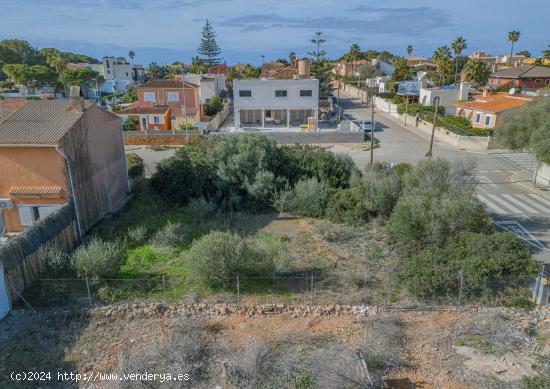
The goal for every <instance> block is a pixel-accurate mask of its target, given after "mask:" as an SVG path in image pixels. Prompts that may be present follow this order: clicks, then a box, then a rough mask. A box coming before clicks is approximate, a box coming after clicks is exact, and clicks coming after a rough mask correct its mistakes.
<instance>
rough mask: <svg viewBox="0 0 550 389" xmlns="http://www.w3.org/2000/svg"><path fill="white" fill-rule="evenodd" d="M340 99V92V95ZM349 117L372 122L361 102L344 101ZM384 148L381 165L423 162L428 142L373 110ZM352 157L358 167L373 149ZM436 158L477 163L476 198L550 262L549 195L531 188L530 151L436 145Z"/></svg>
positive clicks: (378, 151)
mask: <svg viewBox="0 0 550 389" xmlns="http://www.w3.org/2000/svg"><path fill="white" fill-rule="evenodd" d="M340 94H341V97H342V92H340ZM340 103H341V105H342V106H343V107H344V109H345V113H346V114H347V115H349V116H350V117H351V118H353V119H359V120H361V119H369V118H370V114H371V113H370V108H367V107H365V106H364V105H362V104H359V102H358V101H357V100H354V99H350V98H346V97H345V96H344V97H343V98H341V99H340ZM375 121H376V130H379V131H377V132H376V134H375V136H376V138H378V140H379V141H380V147H379V148H377V149H375V151H374V158H375V160H378V161H391V162H395V163H398V162H411V163H416V162H418V161H421V160H423V159H425V154H426V151H427V150H428V146H429V139H427V138H425V137H423V136H421V135H419V134H416V133H413V132H412V131H410V130H408V129H406V128H405V127H404V126H403V125H401V124H400V123H398V122H397V120H396V119H394V118H392V117H390V116H389V115H388V114H386V113H384V112H380V111H377V110H375ZM349 155H350V156H351V157H352V158H353V159H354V160H355V161H356V163H357V164H359V165H360V166H365V165H366V164H368V163H369V158H370V155H369V151H362V150H354V151H351V152H349ZM433 155H434V156H435V157H442V158H447V159H454V160H456V159H470V160H473V161H474V162H475V163H476V165H477V168H476V174H477V178H478V184H477V194H478V197H479V199H480V200H481V201H482V202H484V203H485V204H486V205H487V210H488V212H489V213H490V214H491V216H492V217H493V219H494V220H495V224H496V225H497V226H498V227H499V228H502V229H506V230H509V231H511V232H514V233H516V234H517V235H519V236H520V237H522V238H523V239H524V240H525V241H526V243H527V244H528V245H529V246H530V247H531V248H532V250H533V254H535V257H536V258H537V259H538V260H539V261H541V262H545V263H550V251H548V247H550V196H548V195H546V194H545V193H543V192H541V191H540V190H536V189H533V188H532V184H531V179H532V170H533V157H532V155H530V154H528V153H509V152H505V151H497V152H491V153H487V152H466V151H462V150H457V149H455V148H454V147H452V146H449V145H446V144H444V143H442V142H438V141H436V142H435V143H434V149H433Z"/></svg>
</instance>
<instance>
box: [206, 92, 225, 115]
mask: <svg viewBox="0 0 550 389" xmlns="http://www.w3.org/2000/svg"><path fill="white" fill-rule="evenodd" d="M222 109H223V99H222V98H221V97H220V96H214V97H212V98H211V99H210V100H209V101H208V103H206V104H205V106H204V111H205V113H206V114H207V115H208V116H214V115H216V114H217V113H218V112H220V111H221V110H222Z"/></svg>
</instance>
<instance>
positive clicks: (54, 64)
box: [46, 51, 69, 74]
mask: <svg viewBox="0 0 550 389" xmlns="http://www.w3.org/2000/svg"><path fill="white" fill-rule="evenodd" d="M46 62H47V64H48V65H50V67H51V68H53V69H55V71H56V72H57V73H59V74H61V73H63V71H64V70H65V69H66V68H67V65H68V63H69V60H68V59H67V56H66V55H65V54H64V53H61V52H60V51H57V52H56V53H55V54H54V55H52V56H50V57H49V58H48V59H47V60H46Z"/></svg>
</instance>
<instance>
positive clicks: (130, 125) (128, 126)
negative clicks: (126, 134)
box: [122, 118, 138, 131]
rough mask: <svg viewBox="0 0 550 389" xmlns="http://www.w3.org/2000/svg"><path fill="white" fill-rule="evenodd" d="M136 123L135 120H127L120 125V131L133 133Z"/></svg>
mask: <svg viewBox="0 0 550 389" xmlns="http://www.w3.org/2000/svg"><path fill="white" fill-rule="evenodd" d="M137 125H138V122H137V120H136V119H132V118H128V119H126V120H125V121H124V123H122V129H123V130H124V131H135V130H136V128H137Z"/></svg>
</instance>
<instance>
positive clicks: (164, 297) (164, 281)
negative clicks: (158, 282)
mask: <svg viewBox="0 0 550 389" xmlns="http://www.w3.org/2000/svg"><path fill="white" fill-rule="evenodd" d="M162 298H163V300H164V302H165V303H166V278H165V276H164V274H163V275H162Z"/></svg>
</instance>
